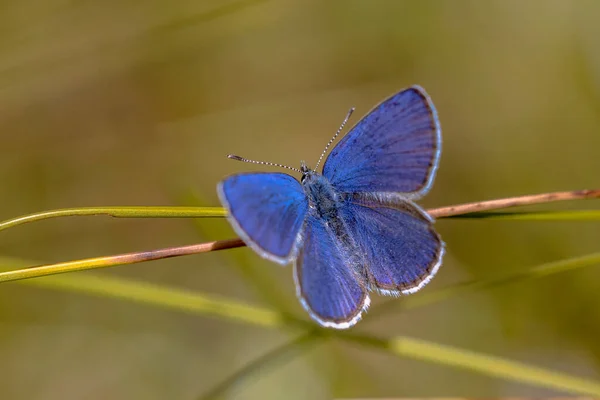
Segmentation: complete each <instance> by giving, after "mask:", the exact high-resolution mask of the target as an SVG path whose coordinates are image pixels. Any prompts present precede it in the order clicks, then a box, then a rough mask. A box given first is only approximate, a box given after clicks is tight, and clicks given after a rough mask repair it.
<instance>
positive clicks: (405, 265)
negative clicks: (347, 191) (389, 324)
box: [341, 196, 444, 295]
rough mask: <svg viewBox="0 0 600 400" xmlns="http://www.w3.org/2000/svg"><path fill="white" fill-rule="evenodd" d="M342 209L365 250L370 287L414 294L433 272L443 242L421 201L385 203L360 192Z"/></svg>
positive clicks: (392, 293)
mask: <svg viewBox="0 0 600 400" xmlns="http://www.w3.org/2000/svg"><path fill="white" fill-rule="evenodd" d="M341 211H342V218H343V219H344V221H345V222H346V226H347V229H348V230H349V236H350V237H352V239H353V240H354V242H355V246H356V248H357V249H359V250H358V251H359V252H360V253H361V254H363V257H364V267H365V274H366V275H367V280H368V284H369V289H371V290H376V291H379V292H380V293H382V294H389V295H400V294H410V293H414V292H416V291H418V290H419V289H421V288H422V287H423V286H425V285H426V284H427V282H429V281H430V280H431V278H433V276H434V275H435V273H436V272H437V270H438V268H439V266H440V264H441V262H442V257H443V255H444V243H443V242H442V240H441V238H440V236H439V235H438V234H437V233H436V232H435V230H434V229H433V224H432V221H431V219H430V217H429V216H428V215H427V214H426V213H425V212H424V211H423V210H421V209H420V208H419V207H418V206H417V205H416V204H414V203H412V202H410V201H406V202H402V203H399V204H396V203H394V204H383V203H381V202H378V201H375V200H369V199H364V198H361V197H359V196H355V198H354V199H350V200H349V201H347V202H346V203H345V204H344V206H343V207H342V209H341Z"/></svg>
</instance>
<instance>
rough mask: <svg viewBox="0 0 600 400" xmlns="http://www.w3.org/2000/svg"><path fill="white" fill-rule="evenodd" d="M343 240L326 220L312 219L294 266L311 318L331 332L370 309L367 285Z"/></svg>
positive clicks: (347, 324)
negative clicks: (332, 329) (331, 329)
mask: <svg viewBox="0 0 600 400" xmlns="http://www.w3.org/2000/svg"><path fill="white" fill-rule="evenodd" d="M341 245H342V242H341V241H340V238H339V237H338V236H336V233H335V232H332V231H331V229H330V228H329V226H328V225H327V224H326V222H325V221H324V220H323V219H320V218H316V217H314V216H312V215H309V216H308V217H307V220H306V224H305V232H304V241H303V246H302V248H301V249H300V251H299V253H298V259H297V260H296V263H295V265H294V267H295V268H294V269H295V279H296V290H297V294H298V297H299V298H300V300H301V302H302V305H303V306H304V308H305V309H306V310H307V311H308V313H309V314H310V316H311V317H312V318H313V319H315V320H316V321H317V322H319V323H320V324H321V325H323V326H325V327H329V328H337V329H345V328H349V327H350V326H352V325H354V324H355V323H356V322H358V321H359V320H360V317H361V313H362V312H363V310H366V309H367V308H368V306H369V302H370V300H369V296H368V295H367V291H366V288H365V286H364V282H363V280H362V279H361V277H360V275H357V271H356V270H355V269H354V268H353V267H355V266H354V265H353V263H352V260H353V258H354V257H353V255H352V254H350V253H349V252H348V251H346V250H344V248H343V246H341Z"/></svg>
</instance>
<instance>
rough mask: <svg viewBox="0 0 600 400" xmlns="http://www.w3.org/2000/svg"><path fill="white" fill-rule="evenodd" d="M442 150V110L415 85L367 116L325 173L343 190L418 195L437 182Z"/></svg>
mask: <svg viewBox="0 0 600 400" xmlns="http://www.w3.org/2000/svg"><path fill="white" fill-rule="evenodd" d="M440 151H441V128H440V124H439V121H438V117H437V112H436V110H435V108H434V106H433V103H432V102H431V100H430V99H429V96H428V95H427V94H426V93H425V91H424V90H423V89H422V88H420V87H418V86H413V87H410V88H408V89H405V90H403V91H401V92H399V93H397V94H395V95H393V96H391V97H390V98H388V99H386V100H384V101H383V102H382V103H381V104H379V105H378V106H376V107H375V108H374V109H373V110H372V111H371V112H370V113H369V114H367V115H366V116H365V117H364V118H363V119H361V120H360V121H359V122H358V123H357V124H356V125H355V126H354V127H353V128H352V129H351V130H350V131H349V132H348V134H346V136H344V138H343V139H342V140H341V141H340V143H338V145H337V146H335V148H334V149H333V150H332V151H331V154H330V155H329V157H328V158H327V161H326V162H325V165H324V166H323V175H324V176H325V177H326V178H328V179H329V180H330V182H331V183H332V184H333V186H334V187H335V188H336V189H337V190H339V191H340V192H346V193H369V194H371V195H374V196H375V197H377V198H385V199H400V200H403V199H407V198H408V199H417V198H419V197H422V196H423V195H425V194H426V193H427V191H428V190H429V188H430V187H431V185H432V183H433V179H434V177H435V172H436V169H437V165H438V162H439V157H440Z"/></svg>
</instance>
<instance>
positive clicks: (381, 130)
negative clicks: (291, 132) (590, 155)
mask: <svg viewBox="0 0 600 400" xmlns="http://www.w3.org/2000/svg"><path fill="white" fill-rule="evenodd" d="M351 113H352V110H350V112H349V113H348V116H347V117H346V119H345V120H344V123H343V124H342V126H341V127H340V129H339V130H338V133H337V134H339V133H340V131H341V130H342V129H343V126H344V124H345V123H346V121H347V120H348V118H349V117H350V114H351ZM337 134H336V136H337ZM336 136H334V137H333V138H332V139H331V141H330V142H329V144H328V145H327V147H326V148H325V151H324V152H323V154H322V155H321V158H320V159H319V161H318V162H317V165H316V167H315V169H314V170H313V169H310V168H309V167H307V166H306V164H304V162H302V164H301V168H300V169H296V168H291V167H285V166H283V165H279V164H273V163H265V162H257V161H251V160H247V159H243V158H241V157H238V156H230V158H234V159H237V160H241V161H247V162H254V163H259V164H266V165H277V166H280V167H284V168H288V169H292V170H295V171H297V172H300V173H301V174H302V178H301V180H300V182H298V180H296V179H295V178H293V177H292V176H290V175H288V174H284V173H244V174H237V175H232V176H229V177H227V178H226V179H225V180H223V181H222V182H220V183H219V185H218V194H219V198H220V200H221V203H222V204H223V206H224V207H225V208H226V209H227V211H228V213H229V221H230V223H231V225H232V226H233V228H234V230H235V231H236V233H237V234H238V235H239V236H240V237H241V238H242V240H243V241H244V242H245V243H246V244H247V245H248V246H250V247H251V248H252V249H254V250H255V251H256V252H257V253H258V254H259V255H261V256H262V257H264V258H267V259H269V260H272V261H275V262H277V263H280V264H288V263H290V262H293V263H294V278H295V282H296V291H297V294H298V297H299V299H300V301H301V303H302V305H303V306H304V308H305V309H306V311H308V313H309V314H310V316H311V317H312V318H313V319H314V320H316V321H317V322H318V323H319V324H321V325H322V326H325V327H330V328H337V329H346V328H349V327H351V326H352V325H354V324H355V323H356V322H358V321H359V320H360V318H361V314H362V312H363V311H365V310H366V309H367V308H368V307H369V304H370V298H369V294H368V292H369V291H377V292H379V293H381V294H384V295H393V296H398V295H401V294H410V293H414V292H416V291H418V290H419V289H421V288H422V287H423V286H425V285H426V284H427V283H428V282H429V281H430V280H431V278H432V277H433V276H434V275H435V273H436V272H437V270H438V268H439V267H440V265H441V262H442V257H443V254H444V243H443V242H442V240H441V238H440V236H439V235H438V234H437V233H436V231H435V230H434V229H433V219H432V218H431V217H430V216H429V215H428V214H427V213H426V212H425V211H424V210H423V209H421V208H420V207H419V206H417V205H416V204H415V203H414V202H413V201H414V200H417V199H419V198H421V197H422V196H424V195H425V194H426V193H427V192H428V191H429V189H430V188H431V185H432V184H433V180H434V177H435V173H436V170H437V167H438V164H439V159H440V153H441V128H440V123H439V121H438V116H437V112H436V110H435V108H434V106H433V103H432V102H431V99H430V98H429V96H428V95H427V93H425V91H424V90H423V89H422V88H420V87H418V86H413V87H410V88H407V89H404V90H402V91H400V92H399V93H397V94H395V95H393V96H391V97H389V98H388V99H386V100H384V101H383V102H382V103H380V104H379V105H378V106H376V107H375V108H374V109H373V110H372V111H371V112H370V113H368V114H367V115H366V116H365V117H364V118H363V119H361V120H360V121H359V122H358V123H357V124H356V125H355V126H354V127H353V128H352V129H351V130H350V131H349V132H348V134H347V135H346V136H345V137H344V138H343V139H342V140H341V141H340V142H339V144H337V146H335V147H334V148H333V150H332V151H331V154H330V155H329V157H327V159H326V161H325V164H324V166H323V173H322V174H320V173H318V172H317V171H316V169H317V168H318V166H319V164H320V162H321V160H322V159H323V156H324V155H325V154H326V152H327V149H328V147H329V146H330V145H331V143H332V142H333V141H334V139H335V137H336Z"/></svg>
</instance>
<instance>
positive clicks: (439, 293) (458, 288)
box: [365, 253, 600, 321]
mask: <svg viewBox="0 0 600 400" xmlns="http://www.w3.org/2000/svg"><path fill="white" fill-rule="evenodd" d="M592 265H600V253H593V254H588V255H585V256H581V257H574V258H568V259H566V260H559V261H554V262H550V263H546V264H542V265H538V266H536V267H533V268H530V269H527V270H525V271H521V272H515V273H511V274H506V275H503V276H499V277H496V278H493V279H489V280H485V281H469V282H463V283H459V284H457V285H453V286H449V287H446V288H442V289H437V290H430V291H427V292H423V293H418V294H416V295H413V296H407V297H402V298H400V299H390V300H388V301H386V302H385V303H383V304H381V305H380V306H379V307H377V308H376V309H374V310H373V311H371V312H369V313H368V314H367V315H366V316H365V321H367V320H369V319H372V318H375V317H377V316H379V315H382V314H385V313H389V312H391V311H399V310H403V309H413V308H417V307H422V306H425V305H429V304H433V303H438V302H440V301H443V300H446V299H449V298H451V297H455V296H459V295H462V294H464V293H469V292H473V291H476V290H483V289H490V288H494V287H498V286H504V285H508V284H511V283H518V282H523V281H527V280H531V279H535V278H542V277H544V276H548V275H554V274H558V273H561V272H566V271H571V270H575V269H578V268H584V267H590V266H592Z"/></svg>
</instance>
